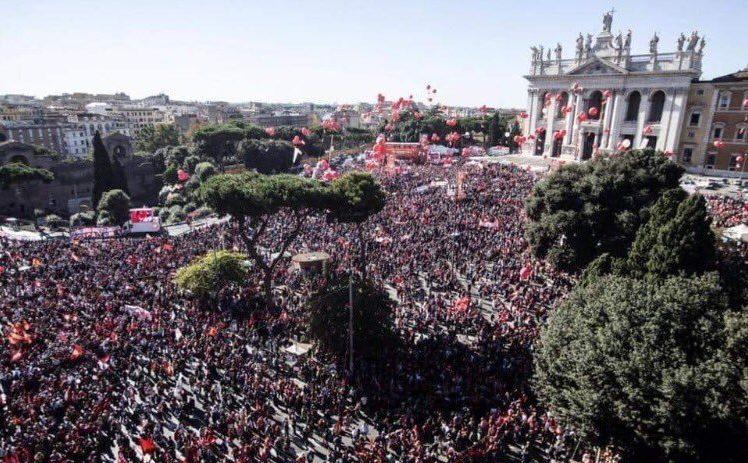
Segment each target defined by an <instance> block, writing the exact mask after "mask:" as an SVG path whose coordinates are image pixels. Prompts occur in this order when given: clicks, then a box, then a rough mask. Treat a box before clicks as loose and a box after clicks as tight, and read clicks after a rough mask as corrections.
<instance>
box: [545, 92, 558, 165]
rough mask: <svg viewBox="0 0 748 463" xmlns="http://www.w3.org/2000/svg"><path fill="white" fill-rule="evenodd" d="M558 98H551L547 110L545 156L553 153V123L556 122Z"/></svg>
mask: <svg viewBox="0 0 748 463" xmlns="http://www.w3.org/2000/svg"><path fill="white" fill-rule="evenodd" d="M557 104H558V102H557V101H556V98H555V97H554V98H551V104H550V105H549V106H548V107H547V108H546V114H545V115H546V125H545V147H544V149H543V154H545V155H547V156H550V155H551V153H552V151H553V123H554V122H555V120H556V105H557Z"/></svg>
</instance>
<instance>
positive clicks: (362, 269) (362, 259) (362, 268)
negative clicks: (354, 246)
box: [356, 223, 366, 281]
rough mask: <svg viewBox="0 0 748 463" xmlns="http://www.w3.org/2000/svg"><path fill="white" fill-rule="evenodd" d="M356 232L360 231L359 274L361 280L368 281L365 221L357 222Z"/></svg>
mask: <svg viewBox="0 0 748 463" xmlns="http://www.w3.org/2000/svg"><path fill="white" fill-rule="evenodd" d="M356 232H357V233H358V252H359V268H358V271H359V274H360V275H361V280H362V281H366V240H364V225H363V223H358V224H356Z"/></svg>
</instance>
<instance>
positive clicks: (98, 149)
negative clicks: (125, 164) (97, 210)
mask: <svg viewBox="0 0 748 463" xmlns="http://www.w3.org/2000/svg"><path fill="white" fill-rule="evenodd" d="M92 143H93V191H92V193H91V202H92V203H93V206H94V207H97V206H98V204H99V200H100V199H101V195H103V194H104V192H105V191H109V190H111V189H113V188H115V178H114V168H113V167H112V160H111V158H110V157H109V153H108V152H107V150H106V147H105V146H104V142H102V141H101V134H99V132H98V131H96V133H95V134H94V136H93V141H92Z"/></svg>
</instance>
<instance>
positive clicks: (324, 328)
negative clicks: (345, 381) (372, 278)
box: [306, 280, 396, 363]
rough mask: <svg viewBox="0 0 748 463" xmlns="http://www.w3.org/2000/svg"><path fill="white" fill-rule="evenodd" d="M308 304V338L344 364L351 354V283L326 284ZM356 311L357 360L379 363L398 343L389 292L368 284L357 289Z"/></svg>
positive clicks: (354, 328) (354, 301)
mask: <svg viewBox="0 0 748 463" xmlns="http://www.w3.org/2000/svg"><path fill="white" fill-rule="evenodd" d="M306 305H307V309H308V310H307V312H308V315H307V326H308V331H309V335H310V336H311V337H312V339H314V340H315V341H316V343H317V345H318V347H319V349H320V350H321V351H322V352H324V353H327V354H330V355H332V356H333V357H334V358H335V359H337V360H338V361H339V362H340V363H343V362H344V361H345V359H346V357H347V354H348V353H349V350H348V346H349V343H348V340H349V331H348V322H349V317H350V312H349V308H350V305H349V287H348V282H347V281H345V280H335V281H332V282H330V283H329V284H327V285H323V286H322V288H321V289H320V290H318V291H317V292H316V293H314V294H313V295H312V296H311V297H310V298H309V300H308V301H307V303H306ZM353 308H354V309H353V338H354V353H355V357H357V358H358V359H363V360H367V361H376V360H377V359H378V358H380V356H381V354H382V352H383V351H384V350H385V349H386V348H387V347H390V346H392V345H393V344H394V343H395V341H396V337H395V335H394V325H393V321H392V314H393V310H394V304H393V302H392V300H391V299H390V298H389V296H388V294H387V292H386V291H384V290H383V289H381V288H377V287H375V286H373V284H372V283H371V282H369V281H365V282H363V283H362V284H359V285H357V286H356V289H355V290H354V293H353Z"/></svg>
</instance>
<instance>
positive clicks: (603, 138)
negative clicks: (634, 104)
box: [599, 95, 615, 148]
mask: <svg viewBox="0 0 748 463" xmlns="http://www.w3.org/2000/svg"><path fill="white" fill-rule="evenodd" d="M614 106H615V105H614V100H613V97H612V95H611V97H610V98H608V99H607V100H605V116H604V117H603V131H602V133H601V134H600V137H599V139H600V143H599V145H600V148H605V147H606V146H607V145H608V134H609V132H610V124H611V121H612V118H613V111H614V110H615V108H614Z"/></svg>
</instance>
